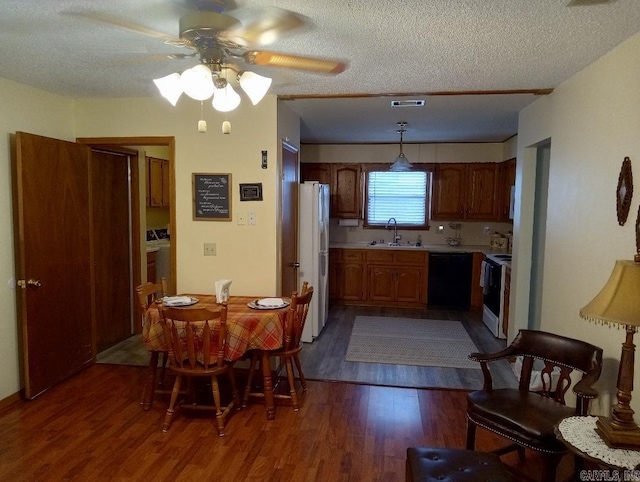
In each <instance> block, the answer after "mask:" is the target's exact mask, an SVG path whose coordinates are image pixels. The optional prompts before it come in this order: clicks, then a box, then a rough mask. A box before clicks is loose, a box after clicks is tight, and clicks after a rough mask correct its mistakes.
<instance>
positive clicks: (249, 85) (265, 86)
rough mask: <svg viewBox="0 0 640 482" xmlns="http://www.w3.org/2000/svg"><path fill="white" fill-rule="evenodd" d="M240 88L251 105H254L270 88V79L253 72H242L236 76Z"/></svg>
mask: <svg viewBox="0 0 640 482" xmlns="http://www.w3.org/2000/svg"><path fill="white" fill-rule="evenodd" d="M238 81H239V82H240V87H242V90H244V92H245V93H246V94H247V96H248V97H249V99H251V103H252V104H253V105H256V104H257V103H258V102H260V101H261V100H262V98H263V97H264V96H265V95H266V94H267V91H268V90H269V87H271V79H270V78H269V77H263V76H262V75H258V74H256V73H255V72H243V73H241V74H240V75H239V76H238Z"/></svg>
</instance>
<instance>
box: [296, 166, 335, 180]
mask: <svg viewBox="0 0 640 482" xmlns="http://www.w3.org/2000/svg"><path fill="white" fill-rule="evenodd" d="M300 181H301V182H304V181H318V182H319V183H320V184H329V185H330V184H331V164H324V163H318V162H310V163H306V164H300Z"/></svg>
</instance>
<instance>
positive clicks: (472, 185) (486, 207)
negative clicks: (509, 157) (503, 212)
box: [467, 163, 498, 221]
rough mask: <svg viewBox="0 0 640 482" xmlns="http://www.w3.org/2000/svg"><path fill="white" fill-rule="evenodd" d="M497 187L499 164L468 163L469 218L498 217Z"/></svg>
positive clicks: (490, 219) (487, 218) (487, 219)
mask: <svg viewBox="0 0 640 482" xmlns="http://www.w3.org/2000/svg"><path fill="white" fill-rule="evenodd" d="M497 187H498V166H497V164H495V163H478V164H467V219H473V220H477V221H480V220H483V221H492V220H495V219H497V217H498V212H497Z"/></svg>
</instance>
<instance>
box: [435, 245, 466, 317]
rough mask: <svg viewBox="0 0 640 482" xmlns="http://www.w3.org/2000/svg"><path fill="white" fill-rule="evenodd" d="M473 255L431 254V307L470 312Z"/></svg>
mask: <svg viewBox="0 0 640 482" xmlns="http://www.w3.org/2000/svg"><path fill="white" fill-rule="evenodd" d="M472 268H473V254H472V253H429V288H428V293H427V304H428V305H429V307H439V308H449V309H457V310H468V309H469V307H470V306H471V270H472Z"/></svg>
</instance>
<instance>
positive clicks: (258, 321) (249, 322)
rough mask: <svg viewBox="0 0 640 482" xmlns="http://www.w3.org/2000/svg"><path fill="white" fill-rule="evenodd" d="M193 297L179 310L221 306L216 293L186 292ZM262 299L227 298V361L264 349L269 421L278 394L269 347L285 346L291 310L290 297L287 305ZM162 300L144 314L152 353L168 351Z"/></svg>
mask: <svg viewBox="0 0 640 482" xmlns="http://www.w3.org/2000/svg"><path fill="white" fill-rule="evenodd" d="M181 296H186V297H189V298H193V303H192V304H189V305H187V306H180V307H179V308H180V309H185V310H188V309H193V308H208V309H210V310H211V311H217V310H219V309H220V304H218V302H217V299H216V296H215V295H209V294H186V295H181ZM260 299H262V298H261V297H257V296H231V297H229V299H228V301H227V330H226V347H225V354H224V358H225V360H227V361H229V362H234V361H237V360H239V359H241V358H242V357H243V356H244V355H245V353H247V352H250V351H251V350H261V351H262V360H261V361H262V376H263V385H264V387H263V389H264V402H265V410H266V415H267V420H273V419H274V418H275V397H274V395H273V378H272V373H271V362H270V360H269V354H268V352H269V350H276V349H278V348H281V347H282V343H283V340H284V325H285V318H286V313H287V310H288V306H289V305H288V303H289V299H288V298H282V299H283V301H285V303H286V304H285V306H283V307H281V308H271V309H267V308H264V307H260V305H259V304H256V301H257V300H260ZM161 304H162V300H161V299H159V300H158V301H157V302H156V303H152V304H151V305H150V306H149V308H148V309H147V312H146V313H145V315H144V317H143V324H142V340H143V342H144V344H145V346H146V348H147V350H149V351H150V352H152V353H153V352H156V353H158V352H166V351H167V350H168V347H167V345H166V343H165V338H164V330H163V328H162V323H161V316H160V311H159V307H160V305H161Z"/></svg>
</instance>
